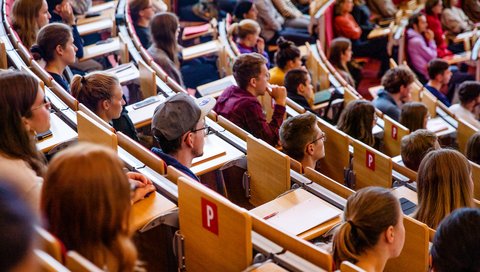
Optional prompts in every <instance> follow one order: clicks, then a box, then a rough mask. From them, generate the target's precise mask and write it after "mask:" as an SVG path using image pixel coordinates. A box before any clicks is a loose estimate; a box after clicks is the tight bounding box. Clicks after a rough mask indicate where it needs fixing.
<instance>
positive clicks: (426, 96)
mask: <svg viewBox="0 0 480 272" xmlns="http://www.w3.org/2000/svg"><path fill="white" fill-rule="evenodd" d="M421 98H422V103H423V104H425V106H427V108H428V112H429V113H430V117H432V118H434V117H436V116H437V100H438V99H437V98H436V97H435V96H434V95H433V94H432V93H431V92H430V91H428V90H426V89H425V90H423V91H422V93H421Z"/></svg>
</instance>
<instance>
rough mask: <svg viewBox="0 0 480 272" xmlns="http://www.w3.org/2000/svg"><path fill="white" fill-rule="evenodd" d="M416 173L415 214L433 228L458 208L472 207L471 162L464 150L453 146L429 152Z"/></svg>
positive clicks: (416, 217)
mask: <svg viewBox="0 0 480 272" xmlns="http://www.w3.org/2000/svg"><path fill="white" fill-rule="evenodd" d="M447 166H448V167H447ZM417 177H418V178H417V183H418V185H417V193H418V207H417V211H416V213H415V216H414V217H415V219H417V220H418V221H420V222H423V223H425V224H427V225H428V226H429V227H430V228H433V229H436V228H437V226H438V224H439V223H440V221H442V219H443V218H445V217H446V216H447V215H449V214H450V213H451V212H452V211H453V210H455V209H458V208H461V207H473V181H472V172H471V166H470V164H469V163H468V160H467V158H465V156H463V155H462V153H460V152H458V151H456V150H452V149H438V150H434V151H431V152H429V153H428V154H427V155H426V156H425V157H424V158H423V160H422V162H421V163H420V167H419V168H418V175H417Z"/></svg>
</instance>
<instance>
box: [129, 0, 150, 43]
mask: <svg viewBox="0 0 480 272" xmlns="http://www.w3.org/2000/svg"><path fill="white" fill-rule="evenodd" d="M128 4H129V7H130V16H131V17H132V21H133V27H134V28H135V33H136V34H137V37H138V39H139V40H140V43H141V44H142V46H143V47H144V48H145V49H147V48H149V47H150V46H151V45H152V41H151V38H150V30H149V29H148V26H149V25H150V20H151V19H152V17H153V15H154V10H153V6H152V0H130V2H129V3H128Z"/></svg>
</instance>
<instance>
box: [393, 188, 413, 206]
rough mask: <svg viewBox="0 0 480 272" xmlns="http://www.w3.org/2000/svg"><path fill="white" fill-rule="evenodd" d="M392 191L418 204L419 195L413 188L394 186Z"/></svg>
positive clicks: (397, 195) (399, 196)
mask: <svg viewBox="0 0 480 272" xmlns="http://www.w3.org/2000/svg"><path fill="white" fill-rule="evenodd" d="M392 193H393V194H394V195H395V196H396V197H397V198H398V199H400V198H402V197H404V198H406V199H408V200H410V201H411V202H413V203H415V205H418V197H417V192H415V191H413V190H411V189H408V188H407V187H405V186H400V187H397V188H394V189H393V190H392Z"/></svg>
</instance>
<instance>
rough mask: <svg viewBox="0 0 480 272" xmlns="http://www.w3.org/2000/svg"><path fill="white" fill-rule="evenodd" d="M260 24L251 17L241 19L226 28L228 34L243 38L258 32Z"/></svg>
mask: <svg viewBox="0 0 480 272" xmlns="http://www.w3.org/2000/svg"><path fill="white" fill-rule="evenodd" d="M260 30H261V28H260V25H259V24H258V23H257V22H256V21H254V20H252V19H243V20H241V21H240V22H239V23H233V24H232V25H231V26H230V28H229V29H228V34H229V35H234V36H235V37H237V38H239V39H245V38H246V37H247V35H249V34H254V35H255V34H256V35H259V34H260Z"/></svg>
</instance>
